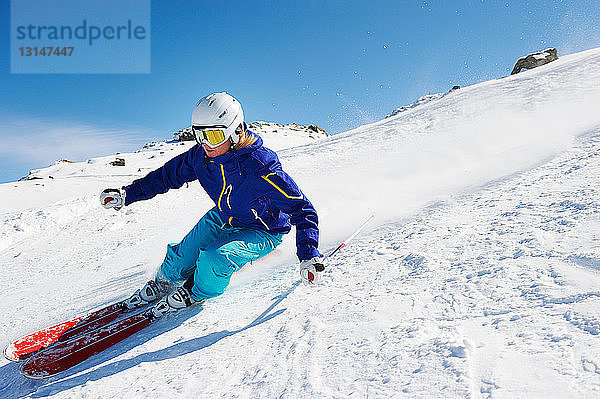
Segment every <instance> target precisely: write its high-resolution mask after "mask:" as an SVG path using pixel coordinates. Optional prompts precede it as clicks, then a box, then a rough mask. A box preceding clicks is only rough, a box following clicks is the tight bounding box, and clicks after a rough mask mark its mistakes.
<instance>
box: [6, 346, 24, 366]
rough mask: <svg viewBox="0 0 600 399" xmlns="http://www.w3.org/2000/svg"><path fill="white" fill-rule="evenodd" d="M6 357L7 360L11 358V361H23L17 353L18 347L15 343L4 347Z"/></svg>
mask: <svg viewBox="0 0 600 399" xmlns="http://www.w3.org/2000/svg"><path fill="white" fill-rule="evenodd" d="M4 357H5V358H6V360H10V361H11V362H15V363H18V362H20V361H21V359H19V356H17V354H16V348H15V345H14V344H8V345H7V346H6V348H4Z"/></svg>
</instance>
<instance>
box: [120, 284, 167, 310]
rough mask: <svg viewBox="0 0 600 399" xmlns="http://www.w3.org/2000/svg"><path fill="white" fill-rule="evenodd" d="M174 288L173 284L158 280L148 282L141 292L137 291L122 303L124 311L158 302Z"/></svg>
mask: <svg viewBox="0 0 600 399" xmlns="http://www.w3.org/2000/svg"><path fill="white" fill-rule="evenodd" d="M172 288H173V284H171V283H169V282H166V281H158V280H156V279H154V280H150V281H148V282H147V283H146V284H145V285H144V286H143V287H142V289H140V290H137V291H136V292H135V293H134V294H133V295H132V296H131V297H129V299H126V300H124V301H123V302H122V304H121V306H122V307H123V309H127V310H130V309H135V308H139V307H141V306H144V305H146V304H148V303H150V302H153V301H156V300H157V299H159V298H160V297H162V296H164V295H165V294H167V293H168V292H169V291H170V290H171V289H172Z"/></svg>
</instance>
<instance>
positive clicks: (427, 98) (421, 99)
mask: <svg viewBox="0 0 600 399" xmlns="http://www.w3.org/2000/svg"><path fill="white" fill-rule="evenodd" d="M458 89H460V86H453V87H452V88H451V89H450V90H448V91H446V92H444V93H437V94H426V95H424V96H423V97H419V98H417V99H416V100H415V101H414V102H413V103H412V104H409V105H403V106H402V107H400V108H396V109H395V110H393V111H392V113H391V114H389V115H387V116H386V118H389V117H392V116H395V115H398V114H399V113H401V112H404V111H407V110H409V109H412V108H415V107H418V106H419V105H423V104H427V103H429V102H431V101H435V100H439V99H440V98H443V97H446V96H447V95H448V94H450V93H452V92H453V91H455V90H458Z"/></svg>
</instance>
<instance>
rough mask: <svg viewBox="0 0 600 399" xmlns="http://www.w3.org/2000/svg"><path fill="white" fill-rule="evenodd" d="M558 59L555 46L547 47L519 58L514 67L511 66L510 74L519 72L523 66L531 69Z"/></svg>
mask: <svg viewBox="0 0 600 399" xmlns="http://www.w3.org/2000/svg"><path fill="white" fill-rule="evenodd" d="M557 59H558V53H557V51H556V49H555V48H547V49H546V50H543V51H540V52H537V53H533V54H529V55H526V56H525V57H521V58H519V60H518V61H517V63H516V64H515V67H514V68H513V70H512V72H511V73H510V74H511V75H514V74H517V73H519V72H521V70H522V69H523V68H525V69H533V68H537V67H539V66H542V65H546V64H548V63H549V62H552V61H556V60H557Z"/></svg>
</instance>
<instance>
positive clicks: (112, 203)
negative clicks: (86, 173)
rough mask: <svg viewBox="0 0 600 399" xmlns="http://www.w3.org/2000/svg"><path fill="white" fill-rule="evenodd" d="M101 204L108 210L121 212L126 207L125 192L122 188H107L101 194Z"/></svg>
mask: <svg viewBox="0 0 600 399" xmlns="http://www.w3.org/2000/svg"><path fill="white" fill-rule="evenodd" d="M100 203H101V204H102V206H103V207H104V208H106V209H110V208H114V209H116V210H117V211H118V210H120V209H121V208H123V206H125V190H123V189H122V188H107V189H106V190H104V191H102V192H101V193H100Z"/></svg>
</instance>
